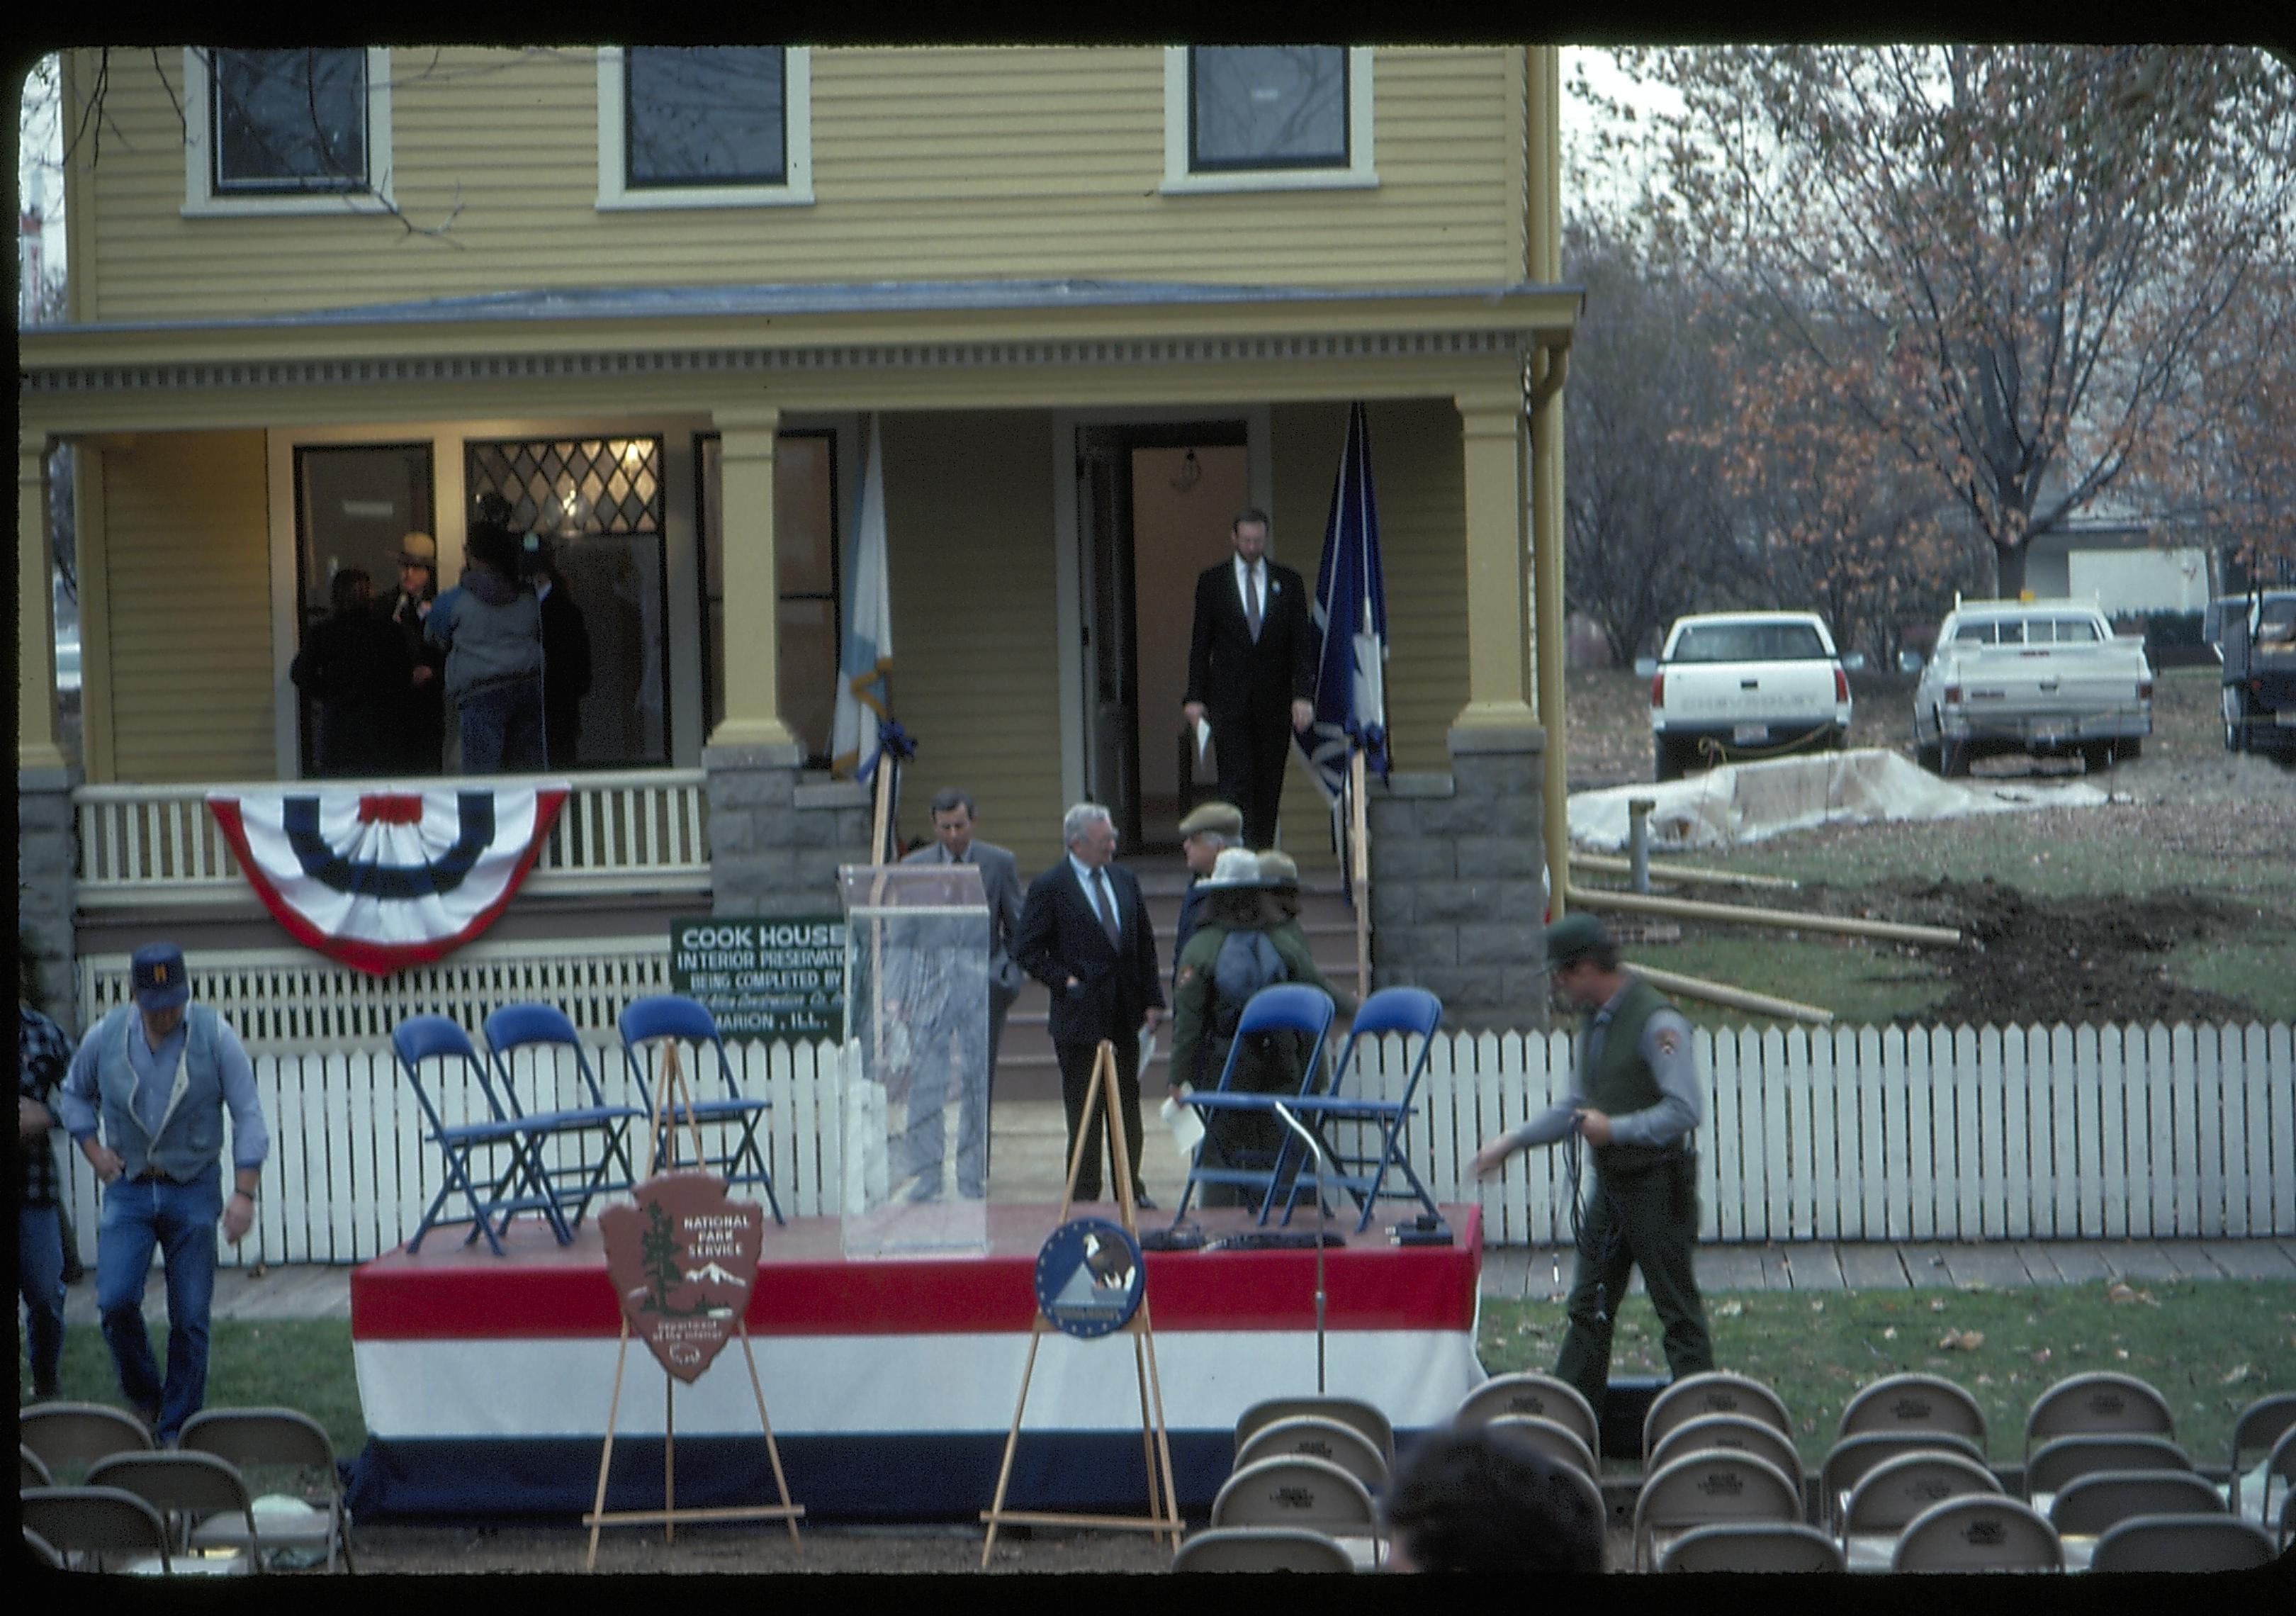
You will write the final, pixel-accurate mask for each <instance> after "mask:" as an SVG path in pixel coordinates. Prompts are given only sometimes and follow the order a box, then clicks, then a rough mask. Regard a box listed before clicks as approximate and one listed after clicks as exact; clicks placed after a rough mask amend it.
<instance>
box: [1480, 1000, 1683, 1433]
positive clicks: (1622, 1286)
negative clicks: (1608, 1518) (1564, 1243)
mask: <svg viewBox="0 0 2296 1616" xmlns="http://www.w3.org/2000/svg"><path fill="white" fill-rule="evenodd" d="M1701 1090H1702V1086H1701V1084H1700V1082H1699V1078H1698V1067H1697V1062H1696V1060H1695V1059H1694V1058H1693V1055H1692V1053H1691V1045H1690V1021H1689V1020H1688V1018H1687V1017H1685V1015H1684V1014H1683V1013H1682V1012H1681V1011H1679V1010H1677V1009H1676V1008H1675V1007H1674V1005H1671V1004H1669V1003H1668V1002H1667V1001H1666V999H1664V998H1663V997H1661V996H1660V995H1659V992H1658V990H1657V989H1656V988H1652V986H1651V985H1650V984H1649V983H1648V982H1645V981H1644V980H1642V979H1641V978H1640V977H1633V976H1630V977H1629V978H1628V983H1627V986H1626V987H1625V988H1621V989H1620V991H1619V992H1618V993H1617V994H1616V995H1614V996H1613V997H1611V1000H1610V1002H1609V1003H1607V1004H1605V1005H1603V1006H1602V1008H1601V1009H1599V1010H1596V1011H1595V1012H1594V1013H1592V1014H1590V1015H1589V1016H1588V1017H1587V1027H1586V1030H1585V1032H1584V1033H1583V1034H1582V1035H1581V1037H1580V1038H1579V1064H1578V1068H1577V1070H1575V1071H1574V1072H1573V1073H1572V1074H1571V1087H1570V1098H1569V1100H1568V1101H1566V1102H1565V1103H1562V1104H1560V1105H1554V1106H1550V1107H1548V1108H1547V1109H1546V1111H1544V1112H1540V1113H1539V1114H1538V1116H1536V1117H1534V1118H1532V1119H1531V1120H1530V1121H1529V1122H1528V1123H1526V1124H1525V1125H1524V1126H1523V1127H1521V1128H1518V1129H1517V1130H1516V1131H1515V1133H1514V1135H1513V1144H1514V1145H1515V1146H1516V1147H1517V1148H1521V1147H1523V1146H1527V1145H1533V1144H1554V1143H1555V1142H1556V1141H1557V1140H1559V1139H1562V1138H1564V1137H1566V1136H1569V1135H1570V1133H1571V1114H1572V1112H1574V1111H1580V1110H1594V1111H1599V1112H1603V1114H1604V1115H1605V1116H1607V1117H1609V1118H1610V1120H1611V1143H1610V1144H1607V1145H1601V1146H1596V1147H1595V1152H1594V1154H1595V1193H1594V1194H1593V1196H1592V1198H1591V1203H1590V1204H1589V1205H1588V1207H1587V1211H1586V1215H1585V1218H1584V1220H1583V1222H1582V1224H1581V1226H1580V1228H1579V1251H1578V1267H1577V1269H1576V1271H1575V1273H1574V1274H1573V1275H1572V1277H1571V1282H1570V1302H1569V1306H1568V1311H1569V1315H1570V1332H1569V1333H1568V1334H1567V1335H1565V1336H1564V1338H1563V1341H1562V1355H1561V1357H1560V1358H1559V1359H1558V1360H1557V1362H1556V1364H1555V1371H1554V1372H1555V1374H1557V1375H1558V1376H1560V1377H1561V1378H1562V1379H1563V1380H1566V1381H1569V1382H1570V1383H1571V1384H1572V1385H1573V1386H1576V1387H1577V1388H1578V1389H1579V1391H1580V1392H1581V1393H1583V1394H1584V1395H1585V1397H1586V1399H1587V1403H1588V1404H1589V1405H1590V1406H1591V1407H1594V1409H1595V1411H1596V1412H1597V1413H1598V1414H1599V1413H1600V1412H1601V1410H1602V1407H1603V1390H1604V1388H1605V1386H1606V1385H1607V1384H1608V1382H1609V1380H1610V1369H1611V1325H1613V1323H1614V1322H1615V1321H1616V1320H1617V1318H1618V1313H1619V1304H1620V1301H1621V1300H1623V1299H1624V1297H1625V1296H1626V1293H1627V1280H1628V1274H1629V1271H1630V1270H1631V1269H1633V1268H1636V1267H1639V1268H1640V1269H1641V1270H1642V1275H1643V1284H1644V1287H1645V1288H1646V1289H1647V1290H1648V1291H1649V1292H1650V1299H1651V1305H1652V1307H1653V1308H1656V1309H1657V1311H1658V1316H1659V1320H1660V1322H1661V1324H1662V1325H1664V1326H1665V1347H1666V1361H1667V1367H1668V1368H1669V1370H1671V1371H1672V1373H1673V1377H1674V1378H1675V1379H1677V1380H1680V1379H1681V1378H1682V1377H1683V1376H1684V1375H1686V1374H1697V1373H1698V1372H1700V1371H1702V1370H1706V1369H1711V1368H1712V1367H1713V1366H1714V1346H1713V1342H1712V1341H1711V1340H1710V1338H1709V1337H1708V1335H1707V1333H1706V1315H1705V1310H1704V1309H1703V1308H1702V1307H1701V1305H1700V1303H1699V1300H1698V1282H1697V1279H1696V1276H1694V1275H1693V1272H1692V1260H1691V1247H1692V1243H1693V1241H1694V1240H1695V1239H1696V1237H1697V1233H1698V1156H1697V1153H1696V1152H1695V1151H1694V1150H1693V1149H1692V1148H1691V1144H1690V1139H1691V1134H1692V1130H1693V1129H1694V1128H1697V1126H1698V1125H1699V1123H1700V1122H1702V1121H1703V1120H1705V1115H1706V1107H1705V1102H1704V1099H1703V1097H1702V1092H1701Z"/></svg>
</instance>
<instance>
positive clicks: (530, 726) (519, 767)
mask: <svg viewBox="0 0 2296 1616" xmlns="http://www.w3.org/2000/svg"><path fill="white" fill-rule="evenodd" d="M457 700H458V701H459V703H460V707H461V711H462V725H463V773H464V774H466V775H521V774H529V775H530V774H535V773H537V772H539V771H540V770H542V769H543V768H545V767H548V764H547V762H546V760H545V751H544V747H543V734H542V681H541V680H540V679H539V678H532V679H503V680H500V681H498V682H497V683H495V684H492V685H480V686H479V687H478V688H476V689H475V690H466V691H464V692H463V693H462V695H461V696H460V697H458V698H457Z"/></svg>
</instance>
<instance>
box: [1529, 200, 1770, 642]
mask: <svg viewBox="0 0 2296 1616" xmlns="http://www.w3.org/2000/svg"><path fill="white" fill-rule="evenodd" d="M1563 246H1564V267H1563V273H1564V275H1565V276H1566V278H1568V279H1570V280H1573V281H1576V282H1578V283H1581V284H1583V285H1584V286H1585V287H1586V288H1587V313H1586V317H1585V319H1584V321H1583V322H1582V323H1581V324H1580V326H1579V334H1578V336H1577V337H1576V339H1575V340H1573V343H1572V346H1571V357H1570V385H1569V386H1568V387H1566V388H1565V389H1564V390H1563V398H1564V401H1565V405H1564V414H1563V438H1564V459H1565V463H1567V464H1568V465H1569V466H1570V477H1569V479H1568V480H1567V481H1566V483H1565V485H1564V503H1563V544H1564V550H1563V557H1564V564H1565V568H1566V571H1565V575H1564V576H1565V579H1566V584H1567V588H1568V592H1569V596H1570V604H1571V606H1572V608H1573V609H1574V610H1577V611H1583V612H1585V613H1586V614H1587V616H1588V617H1590V618H1592V619H1594V620H1595V622H1596V623H1598V624H1599V625H1601V627H1602V629H1603V636H1604V637H1605V638H1606V639H1607V640H1608V641H1609V642H1610V645H1611V654H1612V655H1613V656H1615V657H1616V658H1617V659H1618V660H1620V661H1631V660H1633V659H1634V658H1635V657H1636V656H1637V655H1639V654H1641V653H1642V652H1644V650H1645V649H1655V641H1656V639H1657V637H1658V636H1659V634H1660V632H1661V630H1663V629H1664V628H1665V627H1666V625H1667V624H1668V622H1669V621H1670V620H1671V619H1674V618H1675V617H1677V616H1678V615H1679V614H1681V613H1682V612H1684V611H1691V610H1693V609H1694V608H1695V607H1697V606H1698V605H1700V604H1701V603H1706V602H1710V601H1711V600H1712V599H1714V597H1715V595H1716V593H1717V591H1718V589H1721V588H1726V587H1728V586H1729V584H1730V583H1731V582H1732V581H1733V580H1734V579H1735V578H1739V577H1740V576H1741V564H1740V561H1741V558H1740V556H1739V554H1738V553H1737V551H1736V549H1735V546H1734V537H1733V523H1732V521H1731V516H1730V512H1729V510H1728V507H1727V504H1726V497H1725V496H1724V492H1723V488H1722V486H1721V478H1720V475H1719V471H1718V465H1717V460H1718V455H1717V453H1716V451H1715V449H1714V447H1712V444H1711V440H1710V437H1708V436H1707V434H1708V431H1709V429H1710V428H1711V427H1713V426H1714V425H1715V424H1716V422H1717V421H1718V417H1719V414H1720V413H1721V411H1722V409H1723V407H1724V403H1725V395H1726V379H1725V370H1724V365H1723V362H1722V358H1721V356H1720V353H1719V352H1718V347H1717V345H1716V344H1715V343H1713V342H1712V341H1711V340H1710V337H1709V335H1708V334H1707V333H1706V332H1704V330H1703V327H1704V324H1705V322H1704V321H1703V320H1702V315H1701V300H1700V299H1699V296H1698V294H1697V292H1696V291H1695V290H1694V289H1693V287H1691V286H1690V285H1689V284H1688V283H1687V282H1686V280H1685V277H1684V275H1682V273H1681V271H1680V269H1679V267H1677V266H1671V265H1668V264H1666V263H1664V262H1663V261H1662V259H1661V258H1658V257H1657V256H1656V255H1654V254H1653V253H1652V250H1651V247H1650V244H1649V243H1648V242H1643V243H1636V242H1633V241H1631V240H1628V239H1623V238H1622V237H1621V236H1620V234H1615V233H1613V232H1612V231H1611V229H1610V228H1609V227H1608V226H1606V225H1604V224H1603V223H1602V222H1599V221H1597V220H1595V219H1591V218H1582V219H1579V220H1576V221H1574V222H1573V223H1572V225H1571V226H1570V228H1569V229H1568V230H1567V231H1566V232H1565V236H1564V243H1563Z"/></svg>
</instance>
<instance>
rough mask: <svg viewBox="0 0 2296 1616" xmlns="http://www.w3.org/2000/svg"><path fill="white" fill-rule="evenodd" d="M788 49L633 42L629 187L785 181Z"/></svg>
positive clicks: (630, 55) (627, 125)
mask: <svg viewBox="0 0 2296 1616" xmlns="http://www.w3.org/2000/svg"><path fill="white" fill-rule="evenodd" d="M783 56H784V53H783V51H782V49H781V48H780V47H779V46H768V45H704V46H669V45H633V46H631V47H630V50H629V53H628V58H627V78H626V79H625V83H626V84H627V112H626V117H625V121H624V124H623V130H624V139H625V140H626V141H627V157H626V162H627V170H626V172H627V184H628V185H629V186H630V187H631V188H632V189H634V190H636V189H643V188H644V187H646V186H649V185H657V186H660V185H782V184H783V183H785V182H786V181H787V180H788V178H789V141H788V129H787V120H786V111H787V96H786V95H785V94H784V85H783V74H784V70H785V67H786V62H784V60H783Z"/></svg>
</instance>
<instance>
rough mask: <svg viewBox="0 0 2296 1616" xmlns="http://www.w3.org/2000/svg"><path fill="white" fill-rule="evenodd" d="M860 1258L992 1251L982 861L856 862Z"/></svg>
mask: <svg viewBox="0 0 2296 1616" xmlns="http://www.w3.org/2000/svg"><path fill="white" fill-rule="evenodd" d="M838 890H839V897H840V900H841V901H842V903H843V905H844V908H845V925H846V948H845V1036H846V1039H847V1041H848V1043H849V1044H851V1045H857V1046H858V1048H859V1052H860V1060H859V1062H858V1066H857V1072H856V1075H854V1076H853V1077H852V1078H850V1079H849V1081H848V1084H847V1087H846V1093H845V1097H844V1128H843V1130H842V1131H843V1134H844V1139H845V1162H844V1168H845V1172H844V1183H845V1197H844V1207H843V1213H844V1216H843V1218H842V1220H841V1223H842V1232H843V1242H844V1250H845V1254H846V1256H848V1257H875V1256H892V1255H899V1256H904V1257H914V1256H915V1255H917V1254H918V1253H920V1252H926V1251H946V1252H947V1253H949V1254H950V1255H952V1256H963V1255H977V1254H980V1253H982V1252H985V1251H987V1250H988V895H987V893H986V892H985V891H984V890H983V889H982V887H981V884H980V870H979V869H978V868H977V867H975V866H973V865H929V864H921V865H846V866H844V867H843V868H841V869H840V870H839V872H838Z"/></svg>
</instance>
